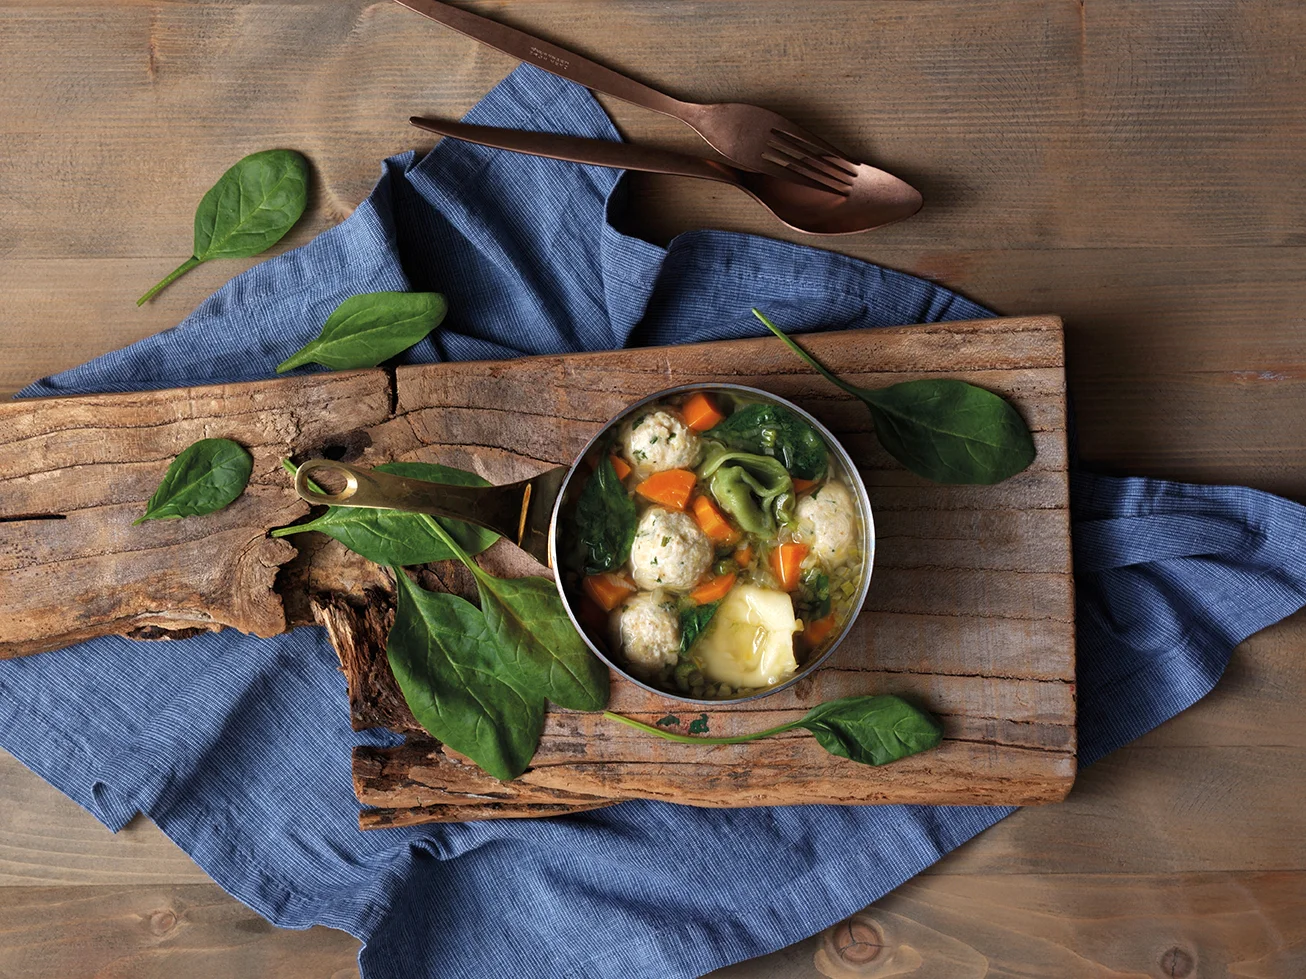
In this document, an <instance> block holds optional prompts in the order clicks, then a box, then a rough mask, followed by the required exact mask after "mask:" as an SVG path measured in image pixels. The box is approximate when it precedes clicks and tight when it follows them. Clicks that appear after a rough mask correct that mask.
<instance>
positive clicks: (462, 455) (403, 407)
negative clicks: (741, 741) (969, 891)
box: [355, 318, 1074, 825]
mask: <svg viewBox="0 0 1306 979" xmlns="http://www.w3.org/2000/svg"><path fill="white" fill-rule="evenodd" d="M806 342H807V343H808V345H809V346H810V348H811V349H812V350H813V351H814V352H815V353H816V354H817V356H819V357H821V358H822V359H824V360H825V361H826V362H827V363H829V364H830V366H831V367H832V368H833V369H835V370H836V371H838V372H839V373H840V374H841V375H842V376H845V377H847V378H849V379H850V380H853V381H854V382H855V383H858V384H864V385H869V386H879V385H884V384H890V383H894V382H896V381H901V380H907V379H911V378H916V377H921V376H928V375H929V374H930V373H931V372H943V373H946V374H947V375H948V376H955V377H961V378H964V379H968V380H971V381H973V382H975V383H979V384H982V385H984V386H986V387H989V388H991V389H993V390H997V391H999V392H1002V393H1004V394H1006V395H1007V396H1009V397H1011V398H1013V399H1014V401H1015V403H1016V404H1017V405H1018V406H1019V408H1020V409H1021V411H1022V412H1023V413H1024V414H1025V416H1026V418H1027V420H1028V421H1029V423H1030V425H1031V427H1032V428H1033V429H1034V431H1035V438H1036V440H1037V443H1038V445H1039V448H1040V455H1039V458H1038V459H1037V460H1036V462H1035V463H1034V465H1033V466H1032V467H1031V469H1030V470H1029V471H1027V472H1026V473H1024V474H1022V475H1020V476H1018V477H1016V478H1015V479H1013V480H1011V481H1009V483H1004V484H1002V485H1001V486H998V487H938V486H930V485H929V484H926V483H924V482H923V481H922V480H920V479H917V478H916V477H914V476H912V475H910V474H909V473H907V472H905V471H904V470H903V469H902V468H901V467H900V466H899V465H898V464H897V463H895V462H894V461H893V460H891V459H890V458H889V457H888V456H887V454H886V453H884V452H883V450H882V449H881V448H880V447H879V446H878V443H876V442H875V441H874V439H873V437H872V436H871V434H870V421H869V418H868V417H867V415H866V413H865V409H864V407H863V406H862V405H861V404H860V403H858V402H857V401H856V400H855V399H853V398H851V397H849V396H848V395H846V394H844V393H843V392H839V391H837V390H836V389H833V388H832V387H830V386H828V385H823V384H821V383H819V382H818V383H817V384H816V385H814V384H813V377H812V375H811V373H810V372H809V371H808V370H807V369H806V368H805V367H803V366H802V365H801V364H800V363H799V362H798V361H797V360H796V358H794V357H793V355H792V354H791V353H789V352H787V351H785V350H784V348H783V347H782V346H781V345H780V344H778V343H776V342H774V341H772V340H770V339H764V340H756V341H739V342H732V343H729V344H706V345H694V346H686V347H678V348H672V349H668V350H659V351H648V352H645V353H642V354H636V353H630V354H594V355H577V356H568V357H563V358H557V357H540V358H529V359H524V360H519V361H512V362H509V363H505V364H498V365H491V366H487V365H482V364H465V365H464V364H441V365H432V366H427V367H413V368H401V369H399V371H398V372H397V375H396V385H397V393H398V397H397V400H396V411H397V413H398V414H399V416H400V418H401V419H402V422H403V424H402V425H401V424H399V420H396V422H395V423H392V425H391V426H389V428H388V429H387V431H386V432H385V433H384V434H382V433H380V432H376V433H373V436H372V439H371V444H370V446H369V447H368V448H367V449H365V450H364V452H363V459H364V461H380V460H381V458H382V456H381V455H380V454H379V453H385V454H386V456H385V457H404V458H407V457H421V458H427V459H431V458H439V459H440V460H441V461H443V462H444V463H445V464H450V465H457V466H461V467H464V468H470V469H473V470H475V471H477V472H479V473H480V474H481V475H483V476H485V477H487V478H489V479H491V480H493V481H507V480H513V479H520V478H524V477H526V476H529V475H532V474H534V473H535V472H537V471H539V470H540V469H541V468H543V467H545V466H548V465H555V464H559V463H566V462H568V461H569V460H570V459H572V458H574V456H575V455H576V454H577V453H578V452H579V451H580V449H581V448H582V447H583V446H584V444H585V443H586V442H587V441H588V440H589V438H591V437H592V436H593V434H594V433H595V431H596V430H597V427H598V426H600V425H602V424H603V422H604V421H605V420H606V419H607V418H608V417H611V416H612V415H614V414H616V413H618V412H619V411H620V410H622V408H624V406H626V405H627V404H629V403H631V402H632V401H635V400H638V399H639V398H641V397H644V396H645V395H647V394H649V393H651V392H653V391H655V390H658V389H660V388H663V387H668V386H673V385H676V384H683V383H690V382H693V381H702V380H719V381H730V382H734V383H742V384H747V385H750V386H756V387H761V388H763V389H766V390H769V391H772V392H774V393H776V394H781V395H783V396H785V397H789V398H791V399H794V400H796V401H797V402H798V403H800V404H801V405H803V406H804V407H807V408H808V409H810V410H812V411H813V412H814V413H816V414H817V415H818V417H820V418H821V420H822V421H824V422H825V423H826V424H827V425H829V426H830V427H831V429H832V430H833V431H834V433H835V434H836V436H838V437H839V438H840V440H841V441H843V442H844V443H845V445H847V446H848V448H849V450H850V451H851V452H852V454H853V456H854V458H856V459H857V460H858V462H859V467H860V468H861V470H862V472H863V475H864V477H865V478H866V479H867V482H868V488H869V491H870V493H871V497H872V506H873V507H874V508H875V509H876V514H877V516H876V521H877V533H878V534H880V535H883V536H882V537H880V538H879V543H878V544H877V562H879V561H880V558H881V555H882V556H883V563H880V564H879V565H878V567H879V570H877V572H876V575H875V580H874V583H873V588H872V592H873V595H874V597H873V598H872V599H871V600H870V601H869V602H868V605H867V609H868V613H867V614H864V615H863V617H862V618H861V619H860V620H859V623H858V625H857V626H856V628H855V630H854V632H853V633H852V634H851V635H850V636H849V638H848V639H847V640H845V642H844V643H843V645H842V646H841V647H840V649H839V651H838V652H837V653H836V654H835V656H834V657H833V658H832V659H831V661H830V662H829V663H828V664H827V665H826V666H825V667H824V668H823V669H822V670H821V671H820V672H818V673H817V674H816V675H815V676H814V677H813V678H811V679H809V680H807V681H804V682H803V683H800V684H799V685H797V686H796V687H794V688H793V689H792V690H791V691H786V692H783V693H780V694H777V695H775V696H773V697H768V698H767V699H766V700H765V701H759V702H757V703H756V704H752V705H737V706H732V707H721V708H717V709H713V710H709V711H707V712H706V714H707V716H708V717H709V718H710V729H711V731H712V733H714V734H717V735H730V734H742V733H745V732H748V731H754V730H759V729H762V728H765V727H770V726H773V725H777V724H780V723H783V722H785V721H788V720H792V719H794V718H796V717H799V716H801V715H802V714H803V713H804V712H805V711H806V710H807V709H808V708H810V707H811V706H812V705H813V704H815V703H817V702H819V701H822V700H826V699H831V698H835V697H839V696H848V695H851V694H854V693H859V692H864V691H866V690H876V691H883V692H895V693H901V694H907V695H911V696H916V697H919V698H922V699H923V700H924V702H925V703H927V704H928V705H929V706H930V708H931V709H932V710H933V711H934V712H935V713H936V714H939V715H940V716H941V717H942V718H943V720H944V724H945V728H946V729H947V732H948V733H947V738H946V740H945V743H944V745H943V747H941V748H939V749H936V750H934V751H932V752H930V753H929V754H928V755H922V756H919V757H916V758H909V759H905V760H903V761H901V762H898V763H895V764H894V765H892V766H888V767H886V768H884V769H879V770H876V771H874V772H867V771H866V769H865V768H864V767H862V766H857V765H855V764H854V763H851V762H846V761H841V760H835V759H831V758H830V757H829V756H828V755H826V754H825V752H824V751H823V750H822V749H821V748H820V747H819V746H818V745H816V743H815V742H814V741H813V740H812V739H811V738H809V737H806V736H805V735H802V734H792V735H785V736H782V737H779V738H775V739H768V740H766V741H762V742H755V743H752V744H748V745H733V746H719V747H715V748H712V749H709V750H705V751H704V752H703V753H702V757H701V758H695V759H693V760H692V762H691V761H690V760H689V759H687V758H686V755H685V749H684V748H683V746H679V745H670V744H668V743H665V742H661V741H657V740H654V739H650V738H648V737H646V736H643V735H639V734H629V733H627V732H625V731H624V729H620V730H619V729H617V728H616V727H615V726H614V725H612V724H610V723H609V722H605V721H603V720H602V719H601V718H599V717H596V716H593V715H578V714H570V713H566V712H561V711H551V712H550V714H549V715H548V717H547V718H546V725H545V732H544V735H543V737H542V739H541V743H540V748H539V750H538V752H537V753H536V757H535V760H534V762H533V764H532V767H531V769H530V771H528V772H527V773H526V774H524V775H523V776H521V777H520V778H518V779H516V780H514V781H513V782H512V783H508V784H507V785H506V786H501V787H495V786H491V785H489V784H488V783H486V782H485V780H484V779H481V778H479V777H478V776H477V775H476V773H474V772H472V773H468V772H466V771H464V769H465V768H466V766H464V765H461V764H459V763H458V762H457V761H454V760H450V759H448V758H447V757H446V756H444V755H443V754H442V753H441V752H440V751H439V750H436V749H432V748H430V747H429V746H425V745H418V746H414V747H413V748H410V749H396V750H389V751H386V750H379V749H360V750H359V751H358V752H357V755H356V763H355V785H356V788H357V791H358V795H359V798H360V800H361V801H363V802H364V803H367V804H368V805H373V806H377V807H381V808H384V809H386V810H399V809H402V810H406V811H408V813H409V814H411V813H412V811H413V810H415V809H416V808H418V807H420V806H422V805H431V804H432V800H433V797H435V798H439V797H440V794H441V793H443V794H444V795H445V797H447V798H448V800H449V801H455V800H458V799H460V798H461V797H463V796H467V797H472V796H480V795H492V796H494V797H495V798H497V799H501V800H512V799H515V800H518V801H520V802H522V803H523V804H527V805H535V804H539V803H542V802H544V801H546V800H548V801H549V802H556V801H560V800H563V799H567V798H570V799H572V800H574V801H576V802H577V803H578V804H580V805H583V806H586V807H588V806H591V805H593V804H594V800H595V799H605V798H606V799H622V798H653V799H663V800H666V801H672V802H678V803H686V804H695V805H762V804H788V803H793V802H797V801H802V802H808V803H811V802H844V803H848V802H887V801H899V802H941V801H945V800H961V799H963V798H968V799H970V800H972V801H975V800H981V799H982V800H986V801H994V802H996V801H1000V800H1002V799H1012V798H1019V799H1021V801H1022V802H1025V803H1034V802H1045V801H1053V800H1055V799H1059V798H1061V797H1062V796H1063V795H1064V793H1065V790H1066V788H1067V787H1068V785H1069V782H1070V780H1071V779H1072V778H1073V773H1074V763H1073V758H1074V731H1073V725H1072V724H1068V723H1067V721H1068V719H1069V718H1070V717H1072V716H1073V712H1074V695H1073V686H1072V681H1073V676H1074V665H1073V657H1072V655H1071V649H1072V648H1073V646H1072V636H1073V597H1072V590H1071V586H1070V577H1069V551H1068V549H1067V548H1066V547H1065V546H1064V545H1065V543H1066V541H1067V540H1068V524H1067V519H1068V518H1067V511H1066V505H1067V500H1066V484H1065V478H1064V475H1065V459H1066V456H1065V445H1064V424H1065V415H1064V402H1063V400H1062V397H1061V391H1060V387H1061V378H1062V373H1061V359H1062V354H1061V343H1060V330H1059V325H1058V324H1057V323H1056V321H1055V320H1049V319H1037V318H1026V319H1019V320H1004V321H1000V322H998V321H991V322H988V323H987V325H986V324H984V323H981V324H968V323H959V324H958V323H950V324H935V325H932V326H926V327H911V328H904V329H900V330H877V331H872V332H870V333H847V334H842V335H840V334H831V335H827V336H819V337H817V336H814V337H810V338H808V340H807V341H806ZM506 403H511V404H512V410H511V411H504V410H503V408H502V405H504V404H506ZM433 406H438V407H433ZM523 417H524V418H526V419H529V422H528V423H526V424H523V423H522V422H521V421H520V419H521V418H523ZM391 429H393V430H391ZM392 436H393V437H392ZM935 541H941V542H942V546H941V547H939V548H937V549H936V548H933V547H932V544H933V542H935ZM882 624H883V626H884V628H885V630H886V635H887V637H888V638H889V639H891V640H894V641H893V642H886V641H885V640H884V639H882V638H881V636H880V628H881V625H882ZM890 646H892V648H888V647H890ZM972 646H974V647H976V649H975V650H972ZM881 648H885V653H884V655H883V658H882V659H881V654H880V650H881ZM944 650H946V651H944ZM378 652H379V651H378ZM936 657H938V659H937V660H936ZM376 669H377V667H376V666H375V665H373V666H371V667H369V668H368V673H369V675H372V674H374V673H375V672H376ZM610 706H611V709H613V710H615V711H618V712H620V713H624V714H627V715H630V716H634V717H637V718H640V719H643V720H645V721H647V722H653V721H656V720H657V719H658V718H660V717H663V716H664V715H666V714H667V713H668V710H669V708H668V704H667V702H666V701H665V700H663V699H662V698H658V697H655V696H652V695H649V694H646V693H644V692H642V691H640V690H639V689H638V688H636V687H634V686H633V685H631V684H627V683H623V682H620V681H618V682H617V683H616V684H615V686H614V689H613V696H612V700H611V704H610ZM671 712H672V713H680V714H686V715H687V716H686V719H685V721H684V723H685V724H686V725H687V724H688V720H689V719H691V718H693V717H694V716H695V715H696V714H697V713H698V712H697V711H690V712H686V711H683V710H679V711H678V710H674V709H673V710H672V711H671ZM978 773H983V774H978ZM495 811H496V812H497V811H498V810H495ZM462 812H463V810H462V809H456V810H455V811H453V812H450V811H448V810H446V809H444V808H443V807H441V806H438V805H436V806H433V808H432V818H433V819H441V820H443V819H450V818H459V816H460V815H461V814H462ZM377 818H378V817H366V816H365V817H364V823H365V824H367V825H377V823H376V822H375V819H377ZM383 818H384V819H389V818H390V817H389V815H388V814H386V815H385V816H384V817H383Z"/></svg>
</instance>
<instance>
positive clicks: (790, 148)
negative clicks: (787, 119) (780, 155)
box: [771, 129, 857, 181]
mask: <svg viewBox="0 0 1306 979" xmlns="http://www.w3.org/2000/svg"><path fill="white" fill-rule="evenodd" d="M771 142H772V143H773V144H775V145H777V146H780V147H782V148H783V149H784V150H785V152H787V153H788V154H789V155H790V156H795V157H798V158H800V159H806V160H808V162H812V161H814V160H819V161H820V162H821V163H822V164H824V165H825V166H826V167H828V168H830V169H831V170H832V171H835V173H832V175H836V174H837V175H838V176H840V177H843V178H846V179H847V180H849V181H851V180H853V179H855V178H856V176H857V164H855V163H853V162H851V161H850V160H845V159H843V157H833V158H832V157H831V156H830V155H829V154H828V153H826V152H824V151H823V150H821V149H820V148H819V147H817V146H815V145H813V144H810V143H807V142H806V141H805V140H802V139H800V138H799V137H797V136H791V135H789V134H788V133H786V132H783V131H781V130H778V129H772V130H771Z"/></svg>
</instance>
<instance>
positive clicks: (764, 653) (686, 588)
mask: <svg viewBox="0 0 1306 979" xmlns="http://www.w3.org/2000/svg"><path fill="white" fill-rule="evenodd" d="M592 462H593V464H594V469H593V473H592V474H591V475H590V477H589V478H588V480H587V481H586V482H585V484H584V485H583V486H582V487H581V488H580V490H579V492H578V493H576V494H574V495H573V496H572V499H571V500H570V502H569V507H570V515H571V524H572V534H571V538H572V542H573V550H572V554H571V558H570V560H569V561H568V567H567V583H568V586H569V590H571V591H572V592H573V596H574V601H576V602H577V604H578V607H579V608H580V610H581V615H580V618H581V619H582V621H583V623H584V625H585V628H586V631H587V632H588V633H589V634H590V637H591V638H592V639H594V640H595V641H597V642H598V643H600V644H601V645H602V646H604V647H605V648H607V649H608V650H609V651H610V652H611V653H612V654H613V657H614V659H615V660H616V661H617V662H619V663H622V664H624V666H625V667H626V668H627V669H628V670H629V671H630V672H631V673H633V674H634V675H636V676H638V677H640V678H641V679H644V680H645V681H647V682H649V683H651V684H653V685H654V686H658V687H661V688H662V689H665V690H668V691H673V692H678V693H683V694H689V695H690V696H694V697H702V698H722V699H726V698H734V697H739V696H745V695H747V694H748V693H749V692H751V691H754V690H758V689H764V688H767V687H772V686H775V685H777V684H780V683H783V682H784V681H786V680H787V679H789V678H790V677H792V676H793V675H794V674H795V673H797V672H798V671H799V670H800V669H801V668H802V666H803V664H805V663H807V662H809V661H810V660H811V658H812V657H813V656H815V655H818V654H819V653H820V651H821V650H822V649H823V648H824V646H825V645H826V644H828V642H829V641H830V640H831V639H832V638H833V637H834V636H836V635H838V634H839V633H840V632H841V631H842V629H843V626H844V625H845V623H846V621H847V618H848V616H849V615H850V614H851V612H852V605H853V603H854V601H855V599H856V596H857V593H858V590H859V588H860V587H861V583H862V582H861V577H862V567H863V560H862V558H863V548H864V540H865V534H864V529H863V527H862V525H861V517H860V513H859V510H858V506H857V501H856V498H855V497H854V495H853V493H852V491H851V490H850V488H849V481H848V477H847V475H846V474H845V473H843V472H842V470H841V467H840V465H839V463H838V461H837V459H836V458H835V457H834V456H833V455H832V453H831V452H830V451H829V447H828V446H827V445H826V444H825V440H824V439H823V438H822V437H821V435H820V433H819V432H817V431H816V430H815V429H814V428H813V427H812V426H811V425H810V424H808V423H807V422H806V421H805V420H804V419H803V418H802V417H800V416H799V415H797V414H796V413H794V412H793V411H790V410H789V409H788V408H785V407H783V406H781V405H776V404H772V403H770V402H759V401H752V400H749V399H747V397H743V396H740V395H737V394H734V393H727V392H707V391H695V392H692V393H689V394H686V395H678V396H674V397H671V398H668V399H666V400H664V401H659V402H656V403H654V404H651V405H646V406H644V407H642V408H641V409H640V410H639V411H638V412H637V413H635V414H633V415H631V416H630V417H628V418H627V419H626V420H625V421H624V422H623V423H622V424H620V425H619V426H618V427H617V429H616V431H614V432H612V433H611V434H610V435H609V437H608V438H607V439H606V440H604V441H601V442H600V443H599V444H598V446H597V447H596V449H595V450H594V456H593V459H592ZM577 593H579V594H577Z"/></svg>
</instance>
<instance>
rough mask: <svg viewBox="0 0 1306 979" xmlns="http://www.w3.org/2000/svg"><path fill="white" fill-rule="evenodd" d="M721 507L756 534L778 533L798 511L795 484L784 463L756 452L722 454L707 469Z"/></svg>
mask: <svg viewBox="0 0 1306 979" xmlns="http://www.w3.org/2000/svg"><path fill="white" fill-rule="evenodd" d="M703 476H704V478H706V479H708V480H709V482H708V489H709V490H710V492H711V493H712V496H713V498H714V499H715V500H716V501H717V503H718V504H720V506H721V507H722V508H723V509H724V510H726V511H727V512H728V513H729V514H730V515H731V516H732V517H734V518H735V520H737V521H738V522H739V526H741V527H743V528H744V530H746V531H748V532H749V533H752V534H774V533H775V532H776V527H777V524H785V523H789V522H790V521H791V520H792V519H793V511H794V481H793V478H792V477H791V476H790V475H789V471H788V470H787V469H785V467H784V463H782V462H781V461H780V460H779V459H773V458H771V457H770V456H763V455H756V454H754V453H752V452H722V453H721V454H719V455H717V456H714V457H712V458H710V459H709V460H708V462H707V464H706V465H705V466H704V467H703Z"/></svg>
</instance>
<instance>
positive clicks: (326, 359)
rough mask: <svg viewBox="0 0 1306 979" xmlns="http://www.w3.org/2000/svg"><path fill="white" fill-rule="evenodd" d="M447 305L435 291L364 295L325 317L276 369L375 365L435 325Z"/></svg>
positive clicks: (340, 368) (351, 297)
mask: <svg viewBox="0 0 1306 979" xmlns="http://www.w3.org/2000/svg"><path fill="white" fill-rule="evenodd" d="M446 310H447V306H446V304H445V301H444V296H442V295H440V294H439V293H438V292H365V293H362V294H361V295H358V296H350V297H349V298H348V299H346V300H345V301H344V302H342V303H341V304H340V305H339V306H337V307H336V309H335V312H333V313H332V314H331V315H330V316H328V317H327V321H326V323H325V324H323V326H322V332H321V333H320V334H319V335H318V337H317V339H316V340H310V341H309V342H308V343H306V344H304V346H302V347H300V348H299V350H298V351H297V352H295V353H294V354H292V355H291V356H290V357H288V358H287V359H286V360H284V361H282V362H281V363H280V364H278V365H277V373H278V374H282V373H285V372H286V371H288V370H290V369H291V368H292V367H300V366H302V365H304V364H321V365H322V366H323V367H327V368H330V369H331V370H333V371H345V370H353V369H356V368H359V367H375V366H376V365H377V364H379V363H381V362H382V361H385V360H389V359H390V358H391V357H394V356H396V355H398V354H401V353H403V352H404V351H405V350H407V349H408V348H409V347H411V346H412V345H413V344H415V343H416V342H417V341H418V340H421V339H422V338H423V337H425V336H426V335H427V334H428V333H430V332H431V331H432V330H434V329H435V328H436V327H437V326H439V325H440V323H441V321H442V320H443V319H444V314H445V312H446Z"/></svg>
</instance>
